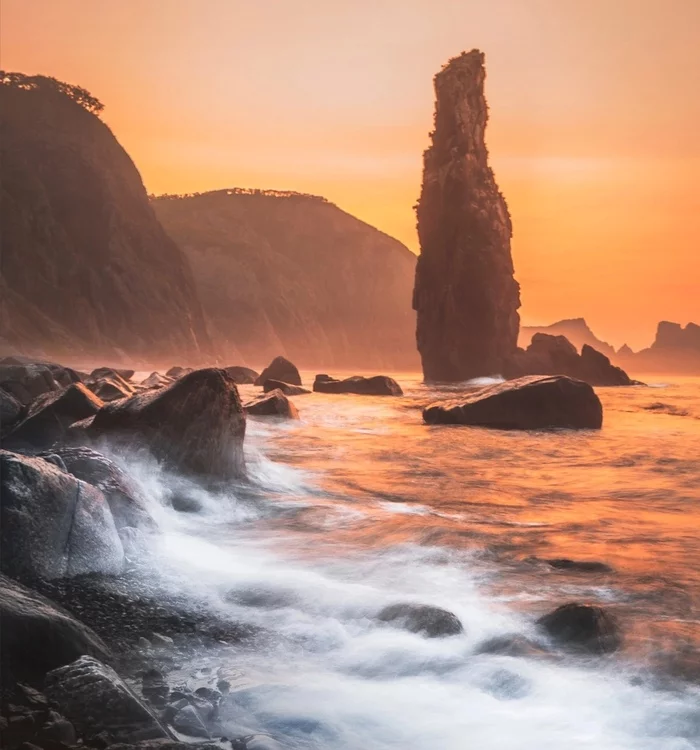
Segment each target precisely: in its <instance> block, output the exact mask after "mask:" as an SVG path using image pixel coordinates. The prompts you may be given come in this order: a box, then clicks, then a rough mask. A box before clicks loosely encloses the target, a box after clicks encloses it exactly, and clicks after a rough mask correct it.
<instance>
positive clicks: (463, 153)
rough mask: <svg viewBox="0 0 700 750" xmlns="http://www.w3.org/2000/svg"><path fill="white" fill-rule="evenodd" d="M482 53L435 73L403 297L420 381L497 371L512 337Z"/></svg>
mask: <svg viewBox="0 0 700 750" xmlns="http://www.w3.org/2000/svg"><path fill="white" fill-rule="evenodd" d="M485 77H486V73H485V70H484V55H483V53H482V52H479V51H478V50H472V51H471V52H465V53H462V54H461V55H459V56H458V57H455V58H453V59H452V60H450V61H449V63H448V64H447V65H446V66H445V67H444V68H443V69H442V70H441V71H440V72H439V73H438V74H437V75H436V76H435V97H436V103H435V129H434V131H433V133H432V134H431V145H430V147H429V148H428V149H427V151H426V152H425V154H424V166H423V185H422V189H421V195H420V200H419V202H418V206H417V218H418V235H419V239H420V247H421V253H420V256H419V259H418V264H417V267H416V278H415V288H414V294H413V307H414V309H415V310H416V312H417V334H416V338H417V344H418V350H419V352H420V355H421V360H422V363H423V374H424V376H425V379H426V380H427V381H460V380H466V379H469V378H474V377H478V376H481V375H493V374H497V373H501V372H503V371H504V368H505V365H506V363H507V361H508V360H509V359H510V357H511V356H512V355H513V354H514V353H515V350H516V346H517V339H518V327H519V322H520V319H519V315H518V308H519V307H520V291H519V286H518V283H517V281H516V280H515V278H514V276H513V261H512V257H511V250H510V239H511V235H512V226H511V220H510V215H509V213H508V208H507V206H506V202H505V199H504V198H503V196H502V195H501V193H500V192H499V190H498V187H497V185H496V181H495V179H494V175H493V172H492V171H491V168H490V167H489V165H488V152H487V149H486V144H485V141H484V131H485V128H486V122H487V119H488V109H487V104H486V99H485V97H484V80H485Z"/></svg>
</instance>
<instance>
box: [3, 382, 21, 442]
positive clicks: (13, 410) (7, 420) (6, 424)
mask: <svg viewBox="0 0 700 750" xmlns="http://www.w3.org/2000/svg"><path fill="white" fill-rule="evenodd" d="M21 415H22V404H20V402H19V401H18V400H17V399H16V398H15V397H14V396H13V395H12V394H11V393H8V392H7V391H6V390H5V389H4V388H0V431H2V432H5V431H8V430H9V429H10V428H11V427H12V426H13V425H14V424H15V422H17V421H18V420H19V418H20V417H21Z"/></svg>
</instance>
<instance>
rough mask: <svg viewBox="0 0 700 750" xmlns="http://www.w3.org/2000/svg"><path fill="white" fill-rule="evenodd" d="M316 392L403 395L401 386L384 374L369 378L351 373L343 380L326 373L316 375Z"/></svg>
mask: <svg viewBox="0 0 700 750" xmlns="http://www.w3.org/2000/svg"><path fill="white" fill-rule="evenodd" d="M314 391H316V392H317V393H355V394H358V395H361V396H403V391H402V390H401V386H400V385H399V384H398V383H397V382H396V381H395V380H394V379H393V378H390V377H388V376H386V375H374V376H372V377H369V378H365V377H362V376H361V375H353V376H352V377H350V378H345V379H344V380H336V379H335V378H331V377H329V376H328V375H317V376H316V380H314Z"/></svg>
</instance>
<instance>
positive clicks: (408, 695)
mask: <svg viewBox="0 0 700 750" xmlns="http://www.w3.org/2000/svg"><path fill="white" fill-rule="evenodd" d="M396 377H397V379H398V380H399V382H400V383H401V385H402V387H403V388H404V391H405V396H404V397H403V398H391V397H363V396H351V395H347V396H330V395H323V394H312V395H305V396H298V397H295V398H294V399H293V400H294V401H295V403H296V405H297V407H298V409H299V412H300V415H301V419H300V420H298V421H294V422H280V421H277V420H269V419H268V420H262V419H261V420H255V419H249V421H248V431H247V436H246V452H247V459H248V467H249V472H250V479H251V482H250V484H248V485H240V486H232V487H231V488H229V490H227V491H226V492H224V493H221V494H217V495H211V494H208V493H206V492H205V491H204V490H202V489H201V488H196V487H191V488H190V492H191V494H192V495H193V496H194V497H196V499H197V500H198V502H199V503H200V504H201V510H200V511H199V512H197V513H187V514H185V513H176V512H174V511H173V510H172V509H170V508H168V507H167V502H166V497H167V493H168V490H169V487H170V486H171V485H172V483H173V482H174V481H176V480H175V479H174V478H173V477H169V476H167V475H165V474H163V473H162V472H161V471H160V470H159V468H158V467H157V466H155V465H134V464H133V463H131V464H130V465H129V470H130V471H131V472H132V473H134V474H135V475H136V476H137V477H138V478H139V479H140V481H141V482H142V483H143V486H144V488H145V489H146V491H147V493H148V495H149V497H150V498H151V501H152V503H153V508H154V512H155V513H156V515H157V517H158V521H159V524H160V526H161V529H162V533H161V534H160V535H158V536H156V537H155V538H154V541H153V544H154V549H153V555H154V557H153V563H152V564H153V574H154V575H157V576H158V577H159V578H160V579H161V580H162V581H163V582H164V585H165V586H166V588H168V587H170V588H171V589H172V590H173V592H177V593H178V595H182V594H183V593H184V594H186V595H191V596H192V597H193V598H195V599H196V600H197V601H198V602H199V603H200V604H201V606H205V607H209V608H210V609H211V611H212V613H215V614H216V615H217V616H224V617H228V618H231V619H232V620H235V621H238V622H246V623H250V624H251V625H255V626H259V627H260V636H259V637H257V638H254V639H253V640H252V642H247V643H243V644H240V645H236V646H230V645H229V646H227V645H224V644H222V645H221V647H220V648H219V647H216V648H210V649H207V650H205V651H201V652H198V653H197V654H196V656H195V657H193V658H191V659H189V660H188V661H186V662H185V663H183V662H182V660H180V662H178V663H177V665H176V672H175V673H174V675H173V676H174V678H176V679H180V680H181V681H182V682H187V683H188V684H189V685H191V686H192V687H198V686H201V685H205V684H214V683H215V682H216V681H217V680H218V679H222V678H223V679H227V680H228V681H229V682H230V683H231V685H232V688H231V690H232V692H231V695H230V696H229V698H227V699H226V701H225V704H224V707H223V709H222V720H223V722H224V723H225V725H226V726H227V729H228V730H229V736H236V735H237V734H246V733H248V734H252V733H255V732H263V733H267V734H269V735H271V736H272V737H275V738H276V739H277V740H278V741H279V742H280V743H281V745H282V746H283V747H285V748H295V749H297V748H298V749H300V750H301V749H303V750H312V749H313V750H321V749H324V750H328V749H331V750H369V749H375V748H376V750H389V749H396V750H398V749H399V748H400V749H401V750H437V749H438V748H439V749H440V750H472V749H473V750H562V749H563V748H572V749H575V750H583V749H586V750H588V749H591V750H592V749H594V748H595V750H687V749H688V748H700V539H699V529H700V379H692V378H686V379H678V378H668V379H662V378H659V377H658V376H656V377H655V378H652V379H651V384H650V386H649V387H646V388H642V387H634V388H626V389H625V388H618V389H614V388H609V389H606V388H601V389H598V392H599V395H600V397H601V399H602V401H603V405H604V410H605V418H604V419H605V421H604V426H603V429H602V430H600V431H566V430H560V431H542V432H501V431H490V430H485V429H481V428H470V427H453V426H426V425H424V424H423V422H422V418H421V408H422V407H423V406H424V405H426V404H427V403H431V402H433V401H436V400H439V399H443V398H448V397H453V396H454V395H455V394H456V393H459V392H460V391H462V390H464V389H465V388H468V387H471V385H473V384H467V385H461V386H452V387H449V388H447V387H428V386H425V385H423V384H422V383H421V382H420V379H419V378H418V377H417V376H414V375H413V376H412V375H405V374H404V375H401V374H399V375H396ZM311 378H312V374H311V373H309V374H304V379H305V381H310V379H311ZM241 391H242V395H243V397H244V399H245V398H246V397H249V396H250V397H252V395H253V394H254V393H257V392H258V389H255V388H253V387H248V386H243V387H242V388H241ZM550 558H569V559H573V560H579V561H596V562H602V563H605V564H606V565H607V566H609V567H610V571H609V572H595V573H590V572H588V573H580V572H579V573H576V572H571V571H564V570H558V569H554V568H552V567H551V566H549V565H548V564H547V563H546V562H543V561H544V560H546V559H550ZM406 601H411V602H421V603H427V604H435V605H438V606H440V607H444V608H446V609H449V610H450V611H452V612H454V613H455V614H456V615H457V616H458V617H459V618H460V620H461V622H462V623H463V625H464V633H463V634H462V635H459V636H453V637H449V638H438V639H429V638H425V637H423V636H421V635H418V634H413V633H409V632H405V631H402V630H399V629H396V628H394V627H390V626H388V625H386V624H382V623H381V622H378V621H377V618H376V615H377V613H378V612H379V610H380V609H381V608H382V607H384V606H385V605H387V604H391V603H395V602H406ZM568 601H584V602H594V603H599V604H602V605H603V606H605V607H607V608H609V609H610V610H611V611H612V612H614V613H615V615H616V616H617V617H618V619H619V621H620V623H621V625H622V628H623V631H624V637H625V643H624V647H623V648H622V650H621V651H619V652H618V653H616V654H615V655H611V656H607V657H599V658H593V657H589V658H584V657H581V656H577V657H575V656H555V657H552V658H541V657H538V658H525V657H511V656H503V655H489V654H480V653H479V645H480V644H481V643H483V642H484V641H485V640H487V639H489V638H491V637H494V636H499V635H507V634H514V633H517V634H522V635H525V636H528V635H534V634H535V626H534V621H535V619H536V618H537V617H538V616H540V615H541V614H543V613H545V612H548V611H550V610H552V609H553V608H555V607H556V606H558V605H559V604H562V603H565V602H568Z"/></svg>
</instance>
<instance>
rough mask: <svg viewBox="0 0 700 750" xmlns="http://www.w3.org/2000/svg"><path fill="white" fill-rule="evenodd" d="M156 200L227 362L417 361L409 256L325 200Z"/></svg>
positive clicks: (401, 365) (377, 364)
mask: <svg viewBox="0 0 700 750" xmlns="http://www.w3.org/2000/svg"><path fill="white" fill-rule="evenodd" d="M153 207H154V208H155V211H156V214H157V216H158V217H159V219H160V221H161V222H162V223H163V225H164V226H165V228H166V230H167V231H168V233H169V234H170V235H171V236H172V237H173V238H174V239H175V240H176V241H177V243H178V244H179V246H180V247H181V248H182V249H183V250H184V251H185V252H186V254H187V255H188V257H189V260H190V263H191V265H192V269H193V272H194V276H195V280H196V283H197V287H198V289H199V296H200V299H201V300H202V303H203V305H204V307H205V311H206V314H207V316H208V319H209V321H210V324H211V331H212V335H213V337H214V339H215V342H216V344H217V349H219V350H220V351H222V352H223V353H224V355H225V358H226V361H231V362H233V361H236V362H237V363H241V362H243V363H247V364H249V365H253V366H254V365H264V364H266V363H267V362H269V361H270V360H271V359H272V358H273V357H275V356H277V355H284V356H285V357H287V358H288V359H290V360H292V361H293V362H294V363H295V364H296V365H298V366H300V367H319V368H322V369H326V368H327V369H334V368H350V369H358V370H369V369H374V370H378V369H385V370H386V369H415V368H416V367H417V364H418V362H417V359H418V358H417V356H416V352H415V344H414V340H413V331H414V325H415V317H414V315H413V313H412V312H411V307H410V300H411V286H412V283H413V274H414V269H415V256H414V255H413V254H412V253H411V252H410V251H409V250H408V249H407V248H406V247H404V246H403V245H402V244H401V243H400V242H398V241H396V240H394V239H392V238H391V237H389V236H387V235H385V234H383V233H382V232H380V231H378V230H377V229H374V228H373V227H371V226H369V225H368V224H365V223H364V222H362V221H359V220H358V219H355V218H354V217H352V216H350V215H349V214H347V213H345V212H344V211H341V210H340V209H339V208H337V207H336V206H334V205H333V204H331V203H328V202H327V201H325V200H324V199H322V198H317V197H314V196H308V195H300V194H294V193H274V192H272V191H266V192H262V191H244V190H238V189H234V190H219V191H215V192H210V193H204V194H200V195H193V196H183V197H175V196H163V197H161V198H157V199H155V200H154V201H153Z"/></svg>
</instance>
